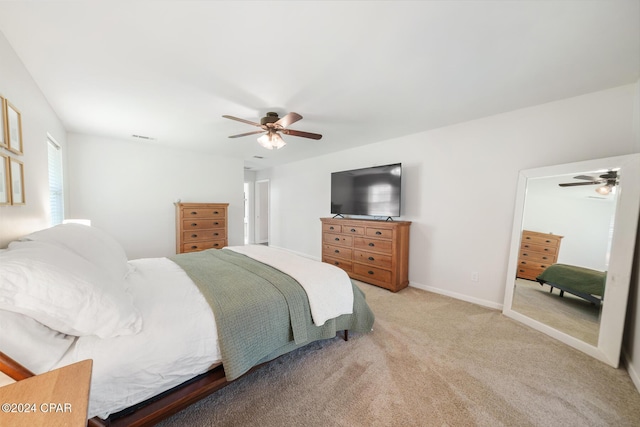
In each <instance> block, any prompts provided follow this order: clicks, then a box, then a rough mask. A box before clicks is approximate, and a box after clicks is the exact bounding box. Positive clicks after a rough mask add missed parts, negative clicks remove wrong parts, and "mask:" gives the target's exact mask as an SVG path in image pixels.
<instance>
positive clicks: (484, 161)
mask: <svg viewBox="0 0 640 427" xmlns="http://www.w3.org/2000/svg"><path fill="white" fill-rule="evenodd" d="M636 97H637V85H627V86H623V87H618V88H613V89H610V90H606V91H602V92H597V93H592V94H588V95H584V96H580V97H576V98H571V99H567V100H562V101H558V102H553V103H549V104H544V105H540V106H536V107H532V108H527V109H522V110H518V111H513V112H510V113H506V114H500V115H496V116H492V117H488V118H484V119H481V120H475V121H471V122H467V123H462V124H458V125H454V126H449V127H446V128H441V129H436V130H433V131H429V132H423V133H419V134H415V135H409V136H406V137H400V138H397V139H394V140H389V141H385V142H382V143H377V144H372V145H369V146H365V147H359V148H355V149H352V150H346V151H342V152H340V153H335V154H331V155H326V156H322V157H318V158H314V159H309V160H305V161H301V162H296V163H292V164H288V165H284V166H280V167H276V168H273V169H270V170H268V171H261V172H258V173H257V177H256V178H257V179H260V178H269V179H270V180H271V207H272V211H271V236H270V242H271V244H272V245H274V246H280V247H285V248H289V249H292V250H294V251H298V252H301V253H305V254H308V255H310V256H313V257H316V258H320V255H321V242H320V221H319V218H320V217H323V216H329V212H330V210H329V209H330V205H329V193H330V173H331V172H332V171H337V170H343V169H351V168H359V167H366V166H373V165H380V164H387V163H395V162H401V163H402V164H403V177H402V181H403V203H402V205H403V206H402V212H403V217H402V219H404V220H410V221H413V224H412V227H411V237H410V239H411V242H410V259H409V280H410V282H411V285H412V286H416V287H420V288H424V289H429V290H434V291H437V292H440V293H443V294H447V295H451V296H455V297H457V298H461V299H464V300H468V301H472V302H476V303H480V304H483V305H486V306H489V307H495V308H501V307H502V300H503V295H504V287H505V283H506V277H505V276H506V269H507V261H508V257H509V242H510V234H511V226H512V222H513V211H514V203H515V196H516V181H517V178H518V171H520V170H521V169H529V168H534V167H540V166H547V165H553V164H561V163H569V162H575V161H581V160H588V159H596V158H601V157H609V156H616V155H623V154H629V153H632V152H635V151H637V146H636V145H635V139H634V138H635V137H634V123H633V122H634V119H633V111H634V108H633V105H634V102H635V98H636ZM474 271H475V272H478V273H479V278H480V281H479V282H473V281H471V272H474Z"/></svg>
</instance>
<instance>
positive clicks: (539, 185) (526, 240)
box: [504, 155, 640, 366]
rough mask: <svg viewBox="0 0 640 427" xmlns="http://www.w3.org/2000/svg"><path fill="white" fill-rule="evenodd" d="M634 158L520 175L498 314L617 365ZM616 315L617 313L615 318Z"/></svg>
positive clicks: (632, 216)
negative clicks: (501, 310) (505, 284)
mask: <svg viewBox="0 0 640 427" xmlns="http://www.w3.org/2000/svg"><path fill="white" fill-rule="evenodd" d="M639 173H640V155H629V156H620V157H615V158H608V159H600V160H593V161H588V162H580V163H574V164H567V165H558V166H552V167H547V168H540V169H532V170H528V171H522V172H521V174H520V181H519V189H518V201H517V205H516V217H515V220H514V228H513V236H512V247H511V258H510V264H509V273H508V274H509V276H508V277H509V278H508V279H507V287H506V292H505V304H504V313H505V314H506V315H507V316H510V317H513V318H515V319H517V320H520V321H522V322H523V323H526V324H528V325H529V326H532V327H534V328H536V329H538V330H541V331H543V332H546V333H548V334H549V335H551V336H554V337H555V338H558V339H560V340H562V341H563V342H566V343H567V344H569V345H572V346H573V347H576V348H578V349H580V350H582V351H585V352H587V353H588V354H591V355H592V356H594V357H596V358H598V359H600V360H602V361H604V362H606V363H609V364H610V365H612V366H618V359H619V356H620V347H621V343H622V328H623V327H624V312H625V308H626V301H627V294H628V289H629V280H630V272H631V260H632V256H633V246H634V243H635V237H634V236H635V235H636V234H635V228H636V226H637V218H638V216H637V215H638V200H640V188H639V185H638V182H639V181H640V175H639ZM621 313H622V314H621Z"/></svg>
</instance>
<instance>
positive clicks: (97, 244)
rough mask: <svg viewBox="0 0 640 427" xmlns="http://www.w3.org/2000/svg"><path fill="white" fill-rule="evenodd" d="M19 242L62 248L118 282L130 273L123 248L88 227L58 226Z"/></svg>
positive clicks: (101, 233)
mask: <svg viewBox="0 0 640 427" xmlns="http://www.w3.org/2000/svg"><path fill="white" fill-rule="evenodd" d="M20 240H23V241H24V240H33V241H39V242H47V243H53V244H56V245H60V246H62V247H65V248H66V249H68V250H71V251H72V252H75V253H76V254H78V255H80V256H81V257H83V258H85V259H86V260H88V261H89V262H91V263H93V264H95V265H96V266H98V267H100V268H102V269H104V270H106V271H107V272H108V273H109V275H111V276H112V277H114V278H115V279H118V280H120V279H123V278H124V277H125V276H126V275H127V274H129V272H130V269H131V267H130V265H129V263H128V262H127V261H128V260H127V254H126V253H125V251H124V249H123V248H122V246H121V245H120V244H119V243H118V242H117V241H116V240H115V239H114V238H113V237H111V236H110V235H109V234H107V233H105V232H104V231H102V230H100V229H98V228H95V227H91V226H88V225H83V224H77V223H70V224H60V225H56V226H54V227H51V228H46V229H44V230H40V231H36V232H34V233H31V234H28V235H26V236H24V237H23V238H21V239H20Z"/></svg>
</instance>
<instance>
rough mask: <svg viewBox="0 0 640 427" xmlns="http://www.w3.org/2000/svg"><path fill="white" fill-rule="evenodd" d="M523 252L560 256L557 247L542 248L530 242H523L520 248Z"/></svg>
mask: <svg viewBox="0 0 640 427" xmlns="http://www.w3.org/2000/svg"><path fill="white" fill-rule="evenodd" d="M520 248H521V251H524V252H529V253H531V252H538V253H541V254H549V255H553V256H555V255H557V254H558V247H555V246H540V245H534V244H532V243H528V242H522V245H521V246H520Z"/></svg>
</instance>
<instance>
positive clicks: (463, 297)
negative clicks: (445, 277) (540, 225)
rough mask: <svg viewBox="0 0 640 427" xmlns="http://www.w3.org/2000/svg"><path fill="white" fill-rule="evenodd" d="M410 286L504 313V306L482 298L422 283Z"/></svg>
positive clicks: (412, 283)
mask: <svg viewBox="0 0 640 427" xmlns="http://www.w3.org/2000/svg"><path fill="white" fill-rule="evenodd" d="M409 286H411V287H414V288H418V289H422V290H423V291H429V292H433V293H434V294H440V295H445V296H448V297H451V298H455V299H458V300H461V301H466V302H470V303H472V304H477V305H481V306H483V307H487V308H492V309H495V310H500V311H502V304H499V303H496V302H493V301H488V300H484V299H480V298H474V297H470V296H469V295H464V294H459V293H457V292H450V291H446V290H444V289H440V288H434V287H433V286H427V285H423V284H421V283H415V282H409Z"/></svg>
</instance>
